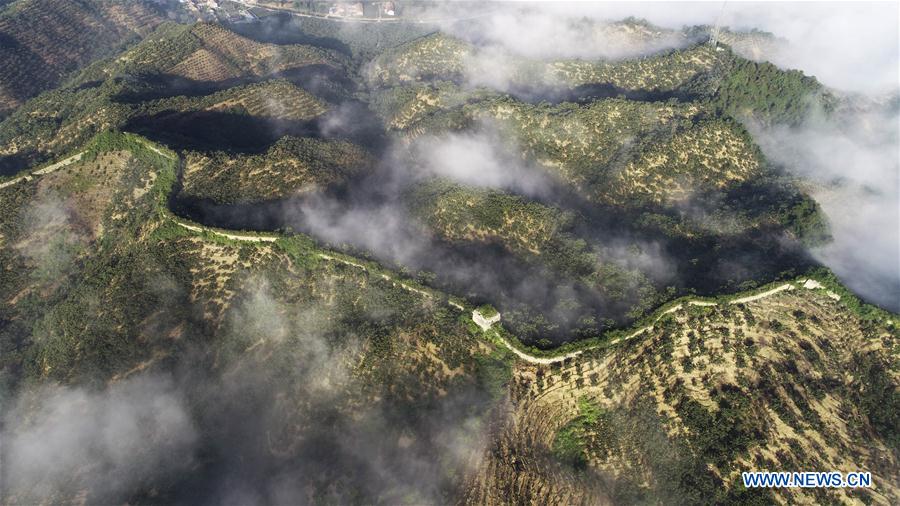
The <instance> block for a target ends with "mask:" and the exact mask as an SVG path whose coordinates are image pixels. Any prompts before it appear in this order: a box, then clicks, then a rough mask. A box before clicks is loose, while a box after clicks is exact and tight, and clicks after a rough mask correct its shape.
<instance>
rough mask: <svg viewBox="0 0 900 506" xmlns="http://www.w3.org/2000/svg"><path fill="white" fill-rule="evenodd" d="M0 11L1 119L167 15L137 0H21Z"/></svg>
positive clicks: (147, 29) (134, 39)
mask: <svg viewBox="0 0 900 506" xmlns="http://www.w3.org/2000/svg"><path fill="white" fill-rule="evenodd" d="M0 9H2V10H0V47H2V48H3V50H2V51H0V69H2V70H0V118H2V117H4V116H6V115H8V114H9V113H11V112H12V111H13V110H14V109H16V108H17V107H19V106H20V105H22V104H23V103H24V102H25V101H26V100H28V99H29V98H31V97H32V96H34V95H37V94H38V93H40V92H41V91H44V90H47V89H50V88H53V87H55V86H57V85H58V84H60V83H61V82H62V80H63V78H64V77H65V76H66V75H67V74H69V73H70V72H73V71H75V70H77V69H78V68H79V67H81V66H83V65H85V64H88V63H90V62H91V61H93V60H96V59H98V58H101V57H104V56H109V55H110V54H111V53H113V52H115V51H116V49H117V48H120V47H122V46H124V45H125V44H127V43H129V42H134V41H136V40H139V39H140V38H141V37H143V36H145V35H147V34H148V33H150V32H151V31H152V30H153V28H154V27H155V26H157V25H159V24H160V23H162V22H163V21H164V19H165V18H164V17H163V13H162V12H160V11H159V10H157V9H156V8H154V7H152V6H151V5H148V4H147V3H145V2H139V1H135V0H128V1H125V2H111V1H108V0H23V1H19V2H16V3H15V4H14V5H12V6H9V7H7V8H3V7H2V6H0Z"/></svg>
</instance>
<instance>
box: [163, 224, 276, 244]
mask: <svg viewBox="0 0 900 506" xmlns="http://www.w3.org/2000/svg"><path fill="white" fill-rule="evenodd" d="M172 221H174V222H175V223H177V224H178V226H180V227H182V228H185V229H187V230H190V231H192V232H201V233H202V232H209V233H210V234H213V235H217V236H219V237H224V238H226V239H233V240H235V241H243V242H275V241H276V240H278V238H277V237H271V236H267V235H256V234H231V233H227V232H219V231H218V230H214V229H211V228H207V227H201V226H197V225H189V224H187V223H184V222H182V221H180V220H174V219H173V220H172Z"/></svg>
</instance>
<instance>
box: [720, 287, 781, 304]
mask: <svg viewBox="0 0 900 506" xmlns="http://www.w3.org/2000/svg"><path fill="white" fill-rule="evenodd" d="M793 289H794V285H793V284H791V283H785V284H783V285H781V286H776V287H775V288H773V289H771V290H769V291H767V292H763V293H758V294H756V295H750V296H748V297H741V298H740V299H734V300H730V301H728V303H729V304H743V303H745V302H753V301H754V300H759V299H764V298H766V297H769V296H770V295H775V294H776V293H778V292H783V291H785V290H793Z"/></svg>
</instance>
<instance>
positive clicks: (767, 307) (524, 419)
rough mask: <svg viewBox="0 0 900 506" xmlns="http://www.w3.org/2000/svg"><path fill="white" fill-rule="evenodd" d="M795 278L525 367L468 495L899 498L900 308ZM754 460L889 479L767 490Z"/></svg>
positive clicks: (494, 498)
mask: <svg viewBox="0 0 900 506" xmlns="http://www.w3.org/2000/svg"><path fill="white" fill-rule="evenodd" d="M829 286H830V285H829ZM788 287H789V288H790V290H781V291H777V290H776V292H777V293H775V294H772V295H770V296H767V297H763V298H761V299H758V300H748V301H747V302H740V301H741V300H743V298H734V299H731V300H730V301H727V300H725V299H722V300H720V302H719V303H718V305H716V304H714V303H713V304H711V305H709V303H708V302H702V304H704V305H701V304H695V303H690V304H684V303H683V304H681V305H678V306H673V307H672V308H671V310H670V311H666V312H662V313H659V315H658V317H659V319H658V320H656V323H654V324H653V326H652V327H651V328H650V329H649V330H648V331H645V332H643V333H640V334H639V335H636V336H634V337H629V338H628V339H627V340H625V341H624V342H622V343H621V344H620V345H618V346H613V347H608V348H600V349H596V350H592V351H586V352H585V353H583V354H581V355H578V356H576V357H573V358H569V359H566V360H563V361H560V362H556V363H554V364H552V365H535V364H528V363H521V362H520V363H518V364H517V365H516V367H515V369H514V373H513V379H512V381H511V384H512V386H511V408H510V416H509V418H508V419H506V420H505V421H504V422H503V424H502V425H501V428H500V429H499V433H500V436H499V437H498V439H496V440H495V442H494V443H493V445H492V446H491V447H490V448H489V449H488V450H487V451H486V452H485V461H484V462H483V464H482V465H483V467H482V468H480V469H479V471H478V472H477V473H475V474H476V477H475V478H473V480H472V482H471V483H470V485H469V487H470V488H469V489H468V492H467V494H468V495H467V500H468V501H472V502H477V503H502V502H505V501H508V500H513V501H534V502H538V503H544V502H548V501H552V500H557V499H559V498H562V500H564V501H565V502H567V503H570V504H581V503H585V504H591V503H596V502H606V501H611V502H613V503H634V502H642V503H643V502H650V503H660V502H670V501H675V502H679V503H690V504H713V503H715V504H772V503H773V502H777V503H808V502H809V503H823V502H832V501H834V502H840V503H845V502H850V501H862V502H864V503H868V504H891V503H894V502H896V500H897V498H898V494H900V490H898V488H897V483H896V481H894V480H893V478H892V476H895V475H896V473H897V469H898V453H897V450H898V449H897V441H898V440H897V432H896V431H897V423H896V415H895V413H896V410H897V367H896V366H897V363H898V356H897V338H898V330H897V327H896V323H895V322H896V318H895V316H893V315H889V314H886V313H883V312H879V311H874V312H872V311H871V308H865V310H864V311H858V310H856V309H855V308H857V307H859V306H857V304H858V302H857V301H855V300H853V296H852V295H849V294H848V293H847V292H846V291H843V292H842V295H839V294H837V293H835V292H833V291H830V290H828V289H827V288H826V287H823V286H822V285H821V284H820V283H819V282H818V281H815V280H808V279H799V280H796V281H795V282H794V283H792V284H790V285H788ZM749 299H753V297H749ZM848 299H850V300H848ZM623 335H627V334H623ZM746 469H767V470H770V471H781V470H784V471H791V470H794V469H836V470H841V471H844V472H848V471H854V470H857V469H870V470H872V473H873V475H874V476H877V477H878V478H874V479H876V480H877V482H878V485H877V486H876V487H875V488H873V489H868V490H852V489H830V490H822V489H819V490H816V489H800V488H794V489H784V488H783V489H774V490H771V491H769V490H765V489H756V490H752V491H751V490H747V489H746V488H744V486H743V484H742V483H741V480H740V471H741V470H746ZM511 498H512V499H511Z"/></svg>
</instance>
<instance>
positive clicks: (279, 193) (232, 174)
mask: <svg viewBox="0 0 900 506" xmlns="http://www.w3.org/2000/svg"><path fill="white" fill-rule="evenodd" d="M373 164H374V160H373V159H372V158H371V156H370V155H369V154H368V153H366V152H365V151H364V150H362V149H361V148H359V147H358V146H355V145H353V144H351V143H349V142H346V141H320V140H316V139H310V138H293V137H282V138H281V139H279V140H278V142H276V143H275V144H274V145H272V146H271V147H270V148H269V149H268V150H267V151H266V152H265V153H263V154H259V155H237V156H234V155H230V154H228V153H223V152H213V153H199V152H191V153H188V154H187V155H186V160H185V170H184V175H183V179H182V184H183V187H182V189H181V191H180V192H179V197H180V198H187V199H201V200H209V201H212V202H214V203H216V204H236V203H241V202H258V201H265V200H278V199H283V198H286V197H289V196H292V195H298V194H303V193H310V192H314V191H318V190H323V189H325V188H327V187H329V186H332V185H341V184H346V183H347V182H348V180H350V179H351V178H353V177H359V176H360V175H362V174H365V173H366V172H368V171H370V170H371V169H372V166H373Z"/></svg>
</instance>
